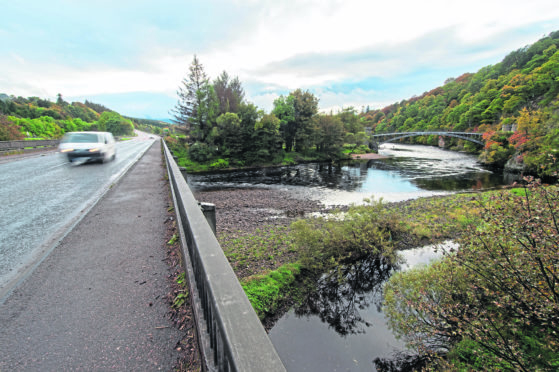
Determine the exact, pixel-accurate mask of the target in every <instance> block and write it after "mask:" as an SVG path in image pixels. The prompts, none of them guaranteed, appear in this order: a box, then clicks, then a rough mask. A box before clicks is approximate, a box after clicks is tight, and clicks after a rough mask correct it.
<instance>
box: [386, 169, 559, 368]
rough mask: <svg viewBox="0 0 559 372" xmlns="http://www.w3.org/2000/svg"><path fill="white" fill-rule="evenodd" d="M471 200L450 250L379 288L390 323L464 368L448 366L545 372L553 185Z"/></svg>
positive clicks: (549, 362) (557, 318) (554, 301)
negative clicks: (468, 218)
mask: <svg viewBox="0 0 559 372" xmlns="http://www.w3.org/2000/svg"><path fill="white" fill-rule="evenodd" d="M528 181H531V180H528ZM476 204H477V205H476V206H475V208H476V209H477V210H479V211H480V212H481V213H480V215H481V220H477V222H476V223H472V224H471V225H470V226H469V228H468V230H467V231H466V233H465V234H463V235H462V238H461V239H460V241H459V243H460V248H459V249H458V250H457V251H455V252H452V253H450V254H448V255H447V256H446V258H444V259H443V261H442V262H440V263H437V264H435V265H434V266H432V267H429V268H427V269H419V270H412V271H410V272H407V273H402V274H399V275H397V276H396V278H397V279H396V281H395V282H393V281H392V279H391V280H390V282H389V284H388V285H387V286H386V287H385V295H386V297H385V299H386V306H385V308H386V310H387V314H388V315H389V318H390V322H391V325H392V326H393V327H394V328H395V330H396V331H397V332H398V333H399V334H400V335H403V336H404V337H406V339H408V341H412V342H413V344H415V345H416V346H418V345H423V347H427V348H430V349H431V350H432V351H436V350H440V348H441V347H443V348H445V349H448V350H451V353H450V354H449V355H450V357H451V358H450V363H451V364H455V366H454V367H457V364H465V365H466V367H465V368H452V369H456V370H458V369H460V370H470V369H474V370H475V369H478V368H480V367H481V368H484V369H495V370H523V371H533V370H538V371H552V370H553V371H554V370H556V369H557V366H558V365H559V266H558V265H557V262H558V260H559V223H558V221H559V214H558V211H559V188H557V187H555V186H550V187H543V186H541V184H539V183H538V182H531V183H529V184H528V186H527V187H525V188H524V190H516V191H514V192H511V191H503V192H499V193H496V194H495V195H494V196H492V197H491V198H489V199H481V198H480V199H478V200H476ZM433 337H436V340H431V343H429V342H428V343H424V342H422V340H426V339H429V338H433ZM433 341H436V343H433ZM452 358H454V359H452ZM480 361H481V362H483V364H484V365H482V366H479V365H476V363H479V362H480Z"/></svg>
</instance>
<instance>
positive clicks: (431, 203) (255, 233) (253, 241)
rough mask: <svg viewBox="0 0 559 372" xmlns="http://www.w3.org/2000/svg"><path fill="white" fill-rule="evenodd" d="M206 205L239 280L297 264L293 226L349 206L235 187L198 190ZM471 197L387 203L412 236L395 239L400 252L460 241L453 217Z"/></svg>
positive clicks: (458, 195)
mask: <svg viewBox="0 0 559 372" xmlns="http://www.w3.org/2000/svg"><path fill="white" fill-rule="evenodd" d="M194 194H195V197H196V199H197V200H199V201H201V202H208V203H213V204H215V206H216V221H217V237H218V240H219V242H220V244H221V246H222V248H223V250H224V252H225V254H226V256H227V257H228V259H229V261H230V263H231V266H232V267H233V270H234V271H235V273H236V274H237V276H238V278H239V279H240V280H243V279H246V278H248V277H250V276H253V275H260V274H267V273H268V272H269V271H271V270H276V269H278V268H279V267H281V266H282V265H284V264H286V263H293V262H295V261H297V259H298V249H297V247H296V246H295V244H294V241H293V237H292V235H291V234H290V233H291V228H290V225H291V223H292V222H294V221H296V220H298V219H301V218H305V217H309V216H312V215H316V214H326V213H329V212H331V211H334V210H342V211H343V210H347V209H348V208H349V207H347V206H325V205H323V204H322V203H321V202H319V201H316V200H310V199H305V198H303V197H302V196H301V195H296V194H294V193H292V192H290V191H288V190H281V189H266V188H245V189H243V188H232V189H225V190H211V191H194ZM472 196H473V195H472V194H455V195H449V196H445V197H441V196H433V197H425V198H419V199H413V200H406V201H401V202H392V203H386V204H385V207H386V208H387V209H389V210H390V211H392V212H393V213H395V214H397V215H398V216H400V217H401V220H402V223H405V224H407V225H408V232H407V233H405V234H401V235H400V236H394V243H395V246H396V248H397V249H409V248H413V247H417V246H421V245H425V244H432V243H437V242H440V241H443V240H446V239H453V238H456V237H457V236H458V235H459V233H460V231H459V229H457V228H455V225H456V221H453V220H452V218H453V217H452V216H458V217H460V216H461V213H464V212H462V211H461V210H462V208H461V205H463V204H465V203H467V202H469V201H470V200H471V198H472Z"/></svg>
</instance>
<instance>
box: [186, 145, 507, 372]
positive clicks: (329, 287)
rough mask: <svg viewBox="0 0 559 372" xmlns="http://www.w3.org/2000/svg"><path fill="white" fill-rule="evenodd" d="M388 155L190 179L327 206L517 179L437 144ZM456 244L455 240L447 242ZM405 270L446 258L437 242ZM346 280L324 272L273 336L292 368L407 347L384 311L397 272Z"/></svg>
mask: <svg viewBox="0 0 559 372" xmlns="http://www.w3.org/2000/svg"><path fill="white" fill-rule="evenodd" d="M379 153H380V154H381V155H384V156H385V157H386V158H385V159H378V160H369V161H361V162H347V163H345V164H342V165H332V164H303V165H297V166H289V167H279V168H267V169H256V170H251V171H236V172H223V173H218V174H211V175H204V176H189V184H190V185H191V187H193V188H194V189H198V190H208V189H216V188H218V189H219V188H235V187H267V188H281V189H287V190H289V191H290V192H291V193H292V195H293V196H295V197H301V198H312V199H315V200H320V201H321V202H322V203H324V204H326V205H350V204H359V203H361V202H362V201H363V199H364V198H371V197H373V198H375V199H380V198H382V199H383V200H385V201H401V200H407V199H413V198H418V197H423V196H433V195H444V194H449V193H454V192H458V191H471V190H482V189H490V188H496V187H500V186H503V185H507V184H510V183H512V182H513V181H514V178H508V177H507V176H506V175H503V174H499V173H493V172H491V171H489V170H487V169H485V168H484V167H483V166H482V165H481V164H479V163H478V162H477V159H476V157H475V156H472V155H467V154H463V153H457V152H452V151H446V150H443V149H439V148H435V147H426V146H415V145H400V144H398V145H396V144H386V145H383V146H381V148H380V151H379ZM447 244H452V243H447ZM401 254H402V255H403V256H404V260H405V261H404V264H402V265H401V267H400V268H398V269H399V270H407V269H409V268H410V267H413V266H415V265H419V264H425V263H427V262H430V261H431V260H433V259H436V258H437V257H438V256H439V255H440V251H436V250H435V248H434V247H432V246H428V247H421V248H417V249H413V250H409V251H405V252H401ZM343 271H344V277H345V278H346V281H345V282H344V284H342V285H339V284H338V281H337V277H335V276H334V277H332V278H331V277H329V276H328V275H325V276H324V277H323V278H322V279H321V280H320V281H319V282H318V283H317V287H318V290H317V291H316V292H315V293H311V294H310V295H309V297H308V298H307V300H306V301H305V302H304V303H303V304H301V305H300V306H297V307H295V308H293V309H291V310H290V311H289V312H288V313H287V314H286V315H284V316H283V317H282V318H281V319H279V320H278V322H277V323H276V325H275V326H274V327H273V328H272V329H271V331H270V339H271V340H272V343H273V344H274V346H275V347H276V349H277V351H278V353H279V355H280V357H281V359H282V361H283V362H284V364H285V366H286V367H287V369H288V370H290V371H371V370H375V365H374V363H373V360H374V359H375V358H377V357H379V358H391V357H392V356H394V353H398V352H402V351H406V349H405V346H404V344H403V342H402V341H400V340H397V339H396V338H395V336H394V335H393V334H392V332H391V331H390V330H389V328H388V327H387V321H386V318H385V316H384V314H383V313H382V310H381V304H382V300H383V297H382V290H381V288H382V284H383V283H384V282H385V281H386V280H387V279H388V278H389V277H390V275H391V274H392V273H393V272H394V268H393V267H389V266H386V265H383V264H382V263H381V262H379V261H375V260H372V261H364V262H358V263H356V264H354V265H352V266H349V267H345V268H343Z"/></svg>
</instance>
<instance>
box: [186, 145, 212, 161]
mask: <svg viewBox="0 0 559 372" xmlns="http://www.w3.org/2000/svg"><path fill="white" fill-rule="evenodd" d="M214 153H215V149H214V147H213V146H209V145H207V144H205V143H203V142H196V143H195V144H193V145H192V146H190V148H189V149H188V157H189V158H190V159H192V160H194V161H196V162H198V163H205V162H207V161H209V160H211V159H212V158H213V156H214Z"/></svg>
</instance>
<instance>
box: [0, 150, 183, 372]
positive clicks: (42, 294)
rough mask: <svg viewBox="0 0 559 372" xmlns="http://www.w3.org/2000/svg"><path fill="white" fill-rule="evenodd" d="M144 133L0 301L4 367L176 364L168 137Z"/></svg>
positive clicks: (158, 367) (30, 371)
mask: <svg viewBox="0 0 559 372" xmlns="http://www.w3.org/2000/svg"><path fill="white" fill-rule="evenodd" d="M144 143H145V144H151V147H150V148H149V149H148V150H147V151H146V152H145V154H144V155H143V156H142V157H141V158H140V159H139V160H138V161H137V162H136V163H135V164H134V166H132V167H131V168H130V169H129V171H127V172H126V174H125V175H124V176H123V177H121V178H120V179H119V180H118V182H115V183H114V185H113V186H112V187H111V188H110V189H109V190H108V191H107V192H106V193H105V194H104V195H103V197H102V198H101V199H100V200H99V201H98V202H97V203H95V205H94V206H93V207H92V208H90V210H89V212H88V213H87V214H86V215H85V216H83V218H80V220H79V222H78V223H76V225H75V226H74V227H73V228H72V230H71V231H70V232H68V233H67V234H66V235H65V236H64V238H63V239H61V241H60V242H59V243H58V244H57V245H56V248H55V249H52V251H51V252H50V254H48V255H47V256H46V257H44V259H43V260H42V261H41V262H40V264H39V265H37V266H36V268H34V270H32V272H31V273H30V274H29V275H27V276H26V278H25V280H22V281H21V283H20V284H19V285H17V286H16V287H15V288H14V289H13V291H11V292H10V293H9V295H7V296H6V299H5V300H4V301H3V302H0V371H2V372H5V371H10V372H12V371H13V372H19V371H22V372H23V371H25V372H34V371H37V372H45V371H53V372H54V371H172V370H174V365H176V364H177V360H178V358H179V356H180V355H179V350H178V349H181V348H182V347H184V344H182V343H181V340H182V339H183V337H184V336H185V332H186V331H181V330H179V329H178V327H175V326H174V323H173V322H172V321H171V319H170V317H169V306H170V304H169V300H168V299H167V296H166V294H168V293H170V292H171V290H172V289H171V286H170V284H171V281H170V278H169V276H170V275H172V273H173V271H172V270H171V269H170V267H169V265H168V263H167V262H168V261H167V260H166V257H167V249H168V246H167V244H166V242H167V241H168V239H169V237H170V236H169V234H168V231H167V228H168V227H169V224H168V222H170V221H172V219H170V215H169V214H168V212H167V211H168V209H169V189H168V185H167V181H166V179H165V177H164V175H165V171H166V169H165V166H164V163H163V159H162V156H161V144H160V143H159V141H157V142H155V143H153V141H144ZM130 146H132V144H131V145H130ZM140 149H142V146H140ZM95 168H98V167H95ZM84 169H85V168H84ZM92 169H93V168H92ZM92 172H93V171H92ZM110 178H111V177H109V179H110Z"/></svg>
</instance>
